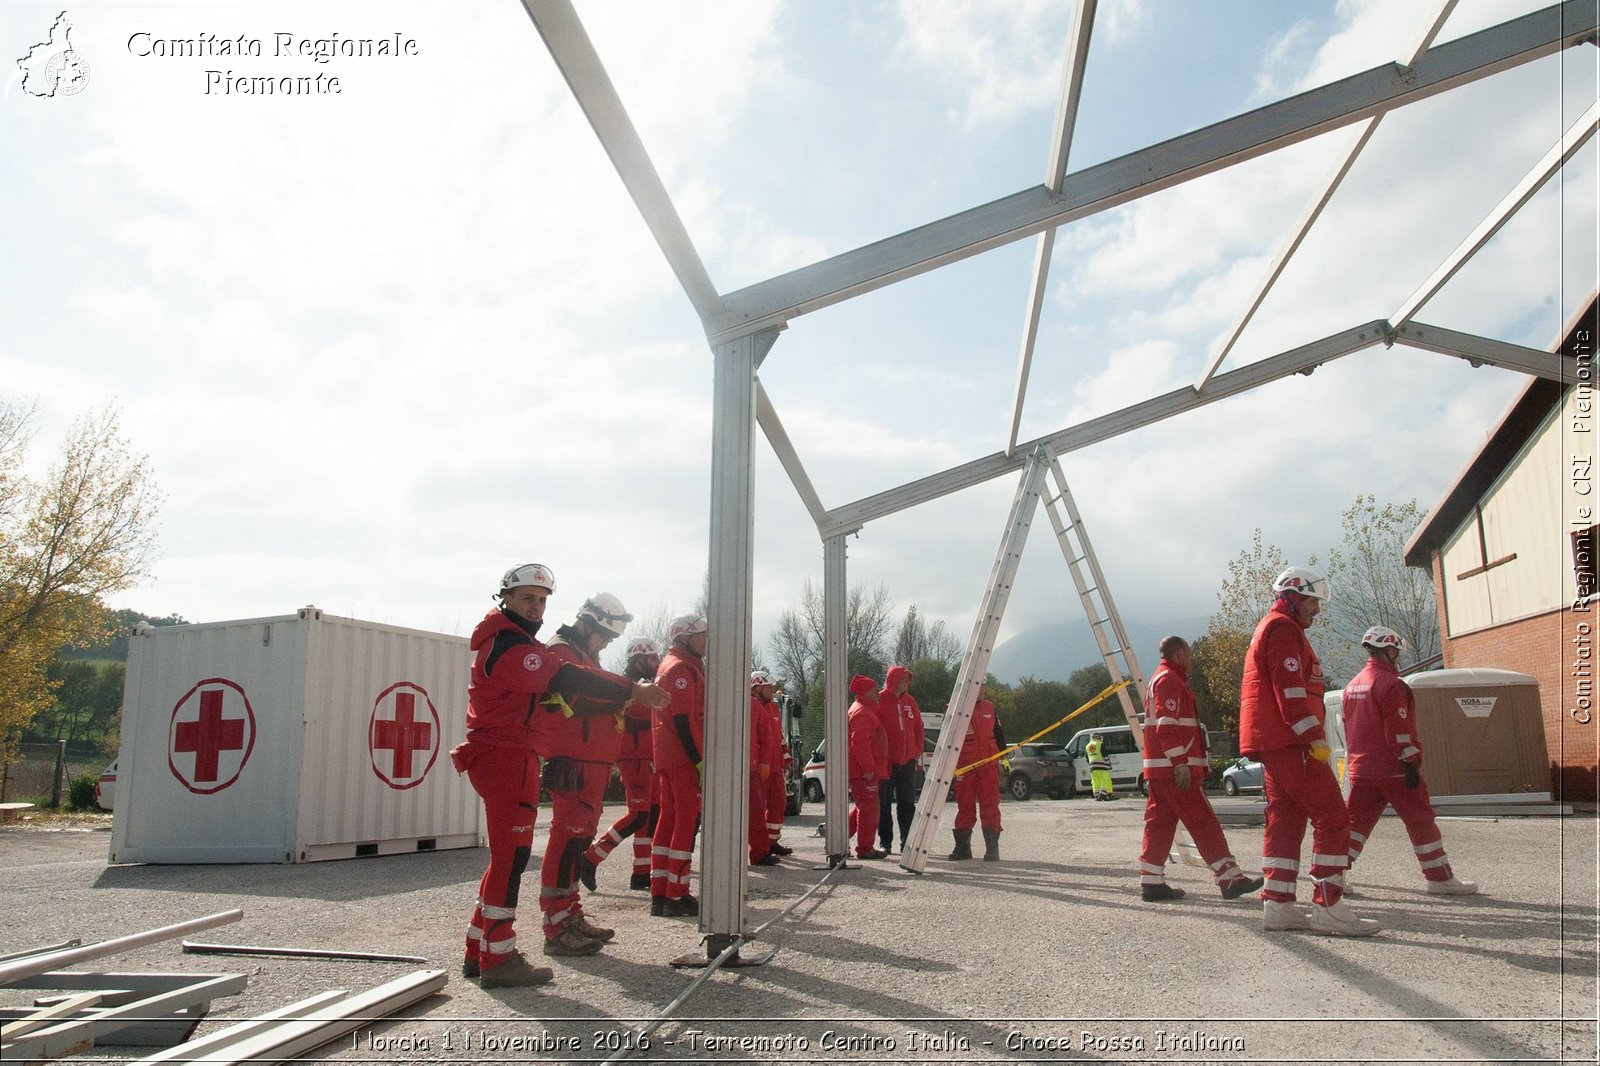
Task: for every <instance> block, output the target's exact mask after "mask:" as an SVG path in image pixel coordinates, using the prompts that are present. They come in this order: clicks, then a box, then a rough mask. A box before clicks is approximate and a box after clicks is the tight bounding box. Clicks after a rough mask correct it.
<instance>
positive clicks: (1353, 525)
mask: <svg viewBox="0 0 1600 1066" xmlns="http://www.w3.org/2000/svg"><path fill="white" fill-rule="evenodd" d="M1426 515H1427V512H1426V511H1425V510H1423V509H1422V508H1421V507H1419V506H1418V505H1417V501H1416V500H1414V499H1413V500H1410V501H1407V502H1406V503H1402V504H1395V503H1386V504H1384V505H1383V506H1382V507H1379V506H1378V501H1377V498H1376V497H1374V496H1371V495H1362V496H1357V497H1356V502H1355V503H1354V504H1352V505H1351V507H1350V508H1349V509H1348V510H1347V511H1345V512H1344V516H1343V518H1342V520H1341V525H1342V527H1343V529H1344V539H1343V540H1342V541H1341V542H1340V543H1339V546H1338V547H1337V548H1334V549H1333V550H1332V551H1330V552H1329V553H1328V589H1329V597H1328V603H1327V604H1326V605H1325V609H1324V611H1323V612H1322V616H1321V617H1320V618H1319V619H1318V621H1317V625H1318V627H1319V628H1323V629H1326V630H1327V638H1326V642H1327V644H1328V646H1329V647H1328V652H1329V655H1328V658H1329V662H1328V663H1326V664H1325V667H1326V669H1327V670H1328V672H1329V674H1330V675H1332V676H1335V677H1339V678H1350V677H1353V676H1354V675H1355V674H1356V672H1357V671H1359V670H1360V669H1361V664H1362V663H1363V662H1365V661H1366V658H1367V654H1366V652H1365V651H1363V650H1362V648H1361V635H1362V634H1363V633H1365V632H1366V631H1367V629H1368V627H1370V626H1374V625H1381V626H1388V627H1389V628H1390V629H1392V630H1394V631H1395V632H1396V633H1399V634H1400V636H1402V637H1404V638H1405V642H1406V647H1405V649H1404V650H1403V651H1402V652H1401V653H1400V667H1401V669H1404V668H1405V667H1407V666H1409V665H1411V664H1412V663H1415V662H1420V661H1422V660H1423V659H1429V658H1432V657H1433V656H1435V655H1438V654H1439V611H1438V601H1437V600H1436V599H1435V598H1434V592H1433V579H1432V577H1431V575H1430V574H1429V573H1428V572H1427V571H1426V570H1422V569H1419V568H1417V567H1414V566H1407V565H1406V563H1405V547H1406V540H1407V539H1408V538H1409V537H1410V536H1411V534H1412V532H1413V531H1414V530H1415V529H1416V528H1417V527H1418V526H1419V525H1421V524H1422V520H1423V518H1424V517H1426ZM1319 650H1320V649H1319Z"/></svg>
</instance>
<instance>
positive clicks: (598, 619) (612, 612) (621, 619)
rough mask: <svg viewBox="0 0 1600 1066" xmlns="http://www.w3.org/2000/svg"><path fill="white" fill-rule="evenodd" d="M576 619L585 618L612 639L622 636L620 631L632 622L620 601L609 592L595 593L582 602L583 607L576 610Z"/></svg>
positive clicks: (630, 616) (631, 616) (631, 617)
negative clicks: (608, 634)
mask: <svg viewBox="0 0 1600 1066" xmlns="http://www.w3.org/2000/svg"><path fill="white" fill-rule="evenodd" d="M578 617H579V618H587V619H588V620H589V621H591V622H593V623H594V624H595V625H596V626H598V627H599V628H600V629H603V630H605V631H606V632H607V633H610V634H611V635H612V636H613V637H620V636H622V631H623V630H624V629H627V628H628V623H629V622H631V621H633V615H631V614H629V613H628V609H627V608H626V607H624V606H622V601H621V600H619V599H617V598H616V597H615V596H613V595H611V593H609V592H597V593H595V594H594V595H593V596H590V597H589V598H588V599H586V600H584V601H583V606H582V607H579V608H578Z"/></svg>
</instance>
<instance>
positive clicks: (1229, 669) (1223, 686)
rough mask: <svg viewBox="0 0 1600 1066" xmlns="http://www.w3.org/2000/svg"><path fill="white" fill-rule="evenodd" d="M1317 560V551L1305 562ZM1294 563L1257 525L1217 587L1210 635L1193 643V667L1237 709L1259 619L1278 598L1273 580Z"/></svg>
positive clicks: (1210, 688)
mask: <svg viewBox="0 0 1600 1066" xmlns="http://www.w3.org/2000/svg"><path fill="white" fill-rule="evenodd" d="M1316 561H1317V560H1316V556H1312V557H1311V558H1309V559H1307V560H1306V562H1305V564H1304V565H1306V566H1314V565H1316ZM1288 566H1289V563H1288V562H1286V561H1285V560H1284V557H1283V550H1282V549H1280V548H1279V547H1278V546H1277V545H1276V544H1264V543H1262V540H1261V530H1260V529H1257V530H1256V531H1255V535H1254V536H1253V537H1252V538H1251V542H1250V549H1249V550H1248V551H1241V552H1240V553H1239V554H1238V556H1237V557H1235V558H1234V560H1233V561H1232V562H1230V563H1229V564H1228V576H1227V577H1226V578H1225V579H1223V582H1222V588H1221V589H1220V590H1219V591H1218V592H1217V610H1216V612H1215V613H1214V614H1212V616H1211V621H1210V624H1209V625H1208V626H1207V627H1206V634H1205V639H1204V640H1203V641H1198V640H1197V641H1195V643H1194V645H1193V646H1192V650H1193V651H1194V667H1193V672H1195V673H1197V674H1199V675H1200V676H1201V677H1202V678H1203V679H1204V684H1205V686H1206V689H1207V691H1208V692H1209V693H1210V694H1211V695H1212V696H1213V697H1215V699H1216V700H1217V701H1218V702H1220V703H1221V704H1222V705H1224V706H1226V707H1229V708H1231V709H1232V712H1233V713H1235V714H1236V713H1237V711H1238V707H1239V683H1240V682H1241V681H1242V680H1243V679H1244V657H1245V652H1247V651H1248V650H1249V649H1250V638H1251V636H1252V635H1253V634H1254V633H1255V629H1256V623H1257V622H1259V621H1261V616H1262V615H1264V614H1266V613H1267V611H1268V610H1269V609H1270V608H1271V607H1272V603H1273V600H1274V599H1276V594H1275V593H1274V592H1273V591H1272V582H1273V581H1274V580H1275V579H1276V578H1277V576H1278V575H1279V574H1280V573H1282V572H1283V571H1284V569H1285V568H1287V567H1288ZM1313 644H1315V641H1313ZM1223 713H1228V712H1223Z"/></svg>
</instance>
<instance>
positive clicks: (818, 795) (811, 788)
mask: <svg viewBox="0 0 1600 1066" xmlns="http://www.w3.org/2000/svg"><path fill="white" fill-rule="evenodd" d="M827 745H828V742H827V741H826V740H819V741H817V746H816V749H815V750H814V751H812V753H811V758H809V759H807V760H806V768H805V769H804V770H801V771H800V789H801V791H802V792H803V793H804V794H805V797H806V802H807V803H821V802H822V772H823V771H824V770H826V769H827V768H828V753H827Z"/></svg>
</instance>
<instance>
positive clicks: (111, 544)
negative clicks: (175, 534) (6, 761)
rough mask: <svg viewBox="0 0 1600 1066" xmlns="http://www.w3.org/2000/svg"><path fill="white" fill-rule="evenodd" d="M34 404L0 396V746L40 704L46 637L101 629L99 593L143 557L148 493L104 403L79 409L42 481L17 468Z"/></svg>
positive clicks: (150, 539)
mask: <svg viewBox="0 0 1600 1066" xmlns="http://www.w3.org/2000/svg"><path fill="white" fill-rule="evenodd" d="M34 410H35V409H34V407H33V406H31V405H28V406H24V405H21V404H18V403H15V402H12V401H0V693H4V694H5V700H4V702H0V748H3V749H4V750H5V751H6V752H9V751H10V750H11V749H12V748H13V747H14V745H15V744H16V742H17V739H18V737H19V736H20V735H21V731H22V729H23V728H24V727H25V726H26V725H27V724H28V722H30V721H31V720H32V719H33V717H34V716H35V715H36V714H38V713H39V712H40V711H42V710H44V709H45V708H47V707H48V706H49V705H50V701H51V694H52V692H53V691H54V690H55V688H56V684H55V683H53V682H52V681H51V679H50V677H49V676H48V670H49V665H50V662H51V660H52V658H53V657H54V655H55V653H56V651H57V649H59V648H62V647H81V646H83V645H85V644H92V643H95V642H97V641H100V640H103V639H105V637H106V636H107V631H108V629H109V627H110V626H111V624H112V619H113V616H112V615H111V614H110V612H109V611H107V610H106V608H105V606H104V598H105V597H106V596H108V595H111V594H112V593H116V592H120V591H123V590H124V589H127V588H130V587H132V586H133V585H134V584H135V583H136V582H137V581H138V580H139V579H140V578H142V577H144V576H145V575H146V574H147V573H148V567H149V566H150V564H151V563H152V562H153V560H154V557H155V532H154V523H155V515H156V510H157V507H158V505H159V494H158V493H157V491H156V488H155V485H154V483H153V481H152V480H151V477H150V472H149V469H148V463H147V460H146V459H145V457H143V456H138V457H135V456H132V455H130V454H129V452H128V448H127V444H126V442H124V440H123V439H122V436H121V433H120V428H119V425H118V420H117V415H116V413H115V412H114V411H113V410H111V409H110V408H107V409H104V410H102V411H99V412H96V413H93V414H90V415H88V416H86V417H84V418H83V419H81V420H80V421H79V422H78V423H77V424H76V425H75V426H74V427H73V429H72V430H71V432H70V433H69V435H68V437H67V440H66V443H65V444H64V445H63V446H62V451H61V456H60V458H59V460H58V461H57V463H56V464H55V465H54V466H53V467H52V468H51V469H50V470H49V472H48V473H47V474H46V476H45V478H44V479H43V480H42V481H36V480H34V479H32V478H29V477H28V476H26V475H25V474H24V473H22V463H23V459H24V457H25V454H26V451H27V446H28V443H29V439H30V432H29V427H30V423H31V422H32V420H33V416H34Z"/></svg>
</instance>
